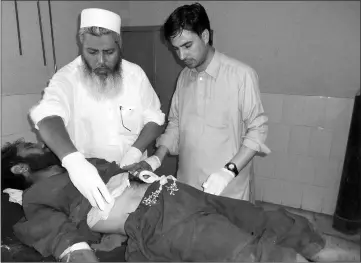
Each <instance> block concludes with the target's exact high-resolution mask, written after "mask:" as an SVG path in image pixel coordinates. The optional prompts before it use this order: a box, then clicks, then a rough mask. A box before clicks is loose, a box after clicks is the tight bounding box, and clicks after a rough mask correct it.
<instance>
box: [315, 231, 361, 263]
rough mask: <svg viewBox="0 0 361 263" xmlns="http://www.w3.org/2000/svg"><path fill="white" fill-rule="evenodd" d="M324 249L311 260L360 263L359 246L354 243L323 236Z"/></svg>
mask: <svg viewBox="0 0 361 263" xmlns="http://www.w3.org/2000/svg"><path fill="white" fill-rule="evenodd" d="M324 237H325V240H326V245H325V248H324V249H322V250H321V251H320V252H318V253H317V254H316V255H315V256H313V257H312V258H311V260H312V261H317V262H345V261H347V262H360V246H359V244H357V243H356V242H352V241H349V240H345V239H342V238H340V237H334V236H329V235H324Z"/></svg>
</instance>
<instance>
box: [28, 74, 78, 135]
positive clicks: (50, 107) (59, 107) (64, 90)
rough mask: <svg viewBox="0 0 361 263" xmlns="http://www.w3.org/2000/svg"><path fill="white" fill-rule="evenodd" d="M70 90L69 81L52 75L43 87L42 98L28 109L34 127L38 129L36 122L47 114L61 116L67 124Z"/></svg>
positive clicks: (47, 115)
mask: <svg viewBox="0 0 361 263" xmlns="http://www.w3.org/2000/svg"><path fill="white" fill-rule="evenodd" d="M71 90H72V86H71V83H70V82H68V81H66V80H64V79H59V78H58V77H55V76H54V78H53V79H52V80H51V81H50V83H49V86H48V87H46V88H45V90H44V95H43V98H42V99H41V100H40V101H39V103H38V104H37V105H35V106H33V107H32V108H31V109H30V112H29V115H30V118H31V120H32V121H33V123H34V125H35V128H36V129H39V127H38V123H39V122H40V121H41V120H42V119H44V118H45V117H49V116H59V117H61V118H62V119H63V121H64V124H65V126H67V124H68V122H69V118H70V112H71V111H70V107H71V99H70V97H71V96H72V95H71Z"/></svg>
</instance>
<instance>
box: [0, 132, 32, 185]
mask: <svg viewBox="0 0 361 263" xmlns="http://www.w3.org/2000/svg"><path fill="white" fill-rule="evenodd" d="M23 143H24V139H23V138H21V139H18V140H16V141H15V142H13V143H9V142H7V143H5V144H4V146H3V147H2V148H1V191H2V190H3V189H6V188H13V189H19V190H25V189H26V188H28V187H29V182H28V181H26V179H25V177H24V176H23V175H21V174H19V175H18V174H13V173H12V172H11V167H13V166H14V165H16V164H19V163H21V162H23V161H24V158H23V157H20V156H18V146H19V145H20V144H23Z"/></svg>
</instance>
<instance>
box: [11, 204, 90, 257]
mask: <svg viewBox="0 0 361 263" xmlns="http://www.w3.org/2000/svg"><path fill="white" fill-rule="evenodd" d="M24 212H25V217H26V219H23V220H22V221H19V222H18V223H17V224H16V225H14V233H15V235H16V237H17V238H19V240H20V241H21V242H22V243H24V244H26V245H28V246H30V247H34V248H35V249H36V250H37V251H38V252H40V253H41V254H42V255H43V256H44V257H46V256H49V255H52V256H54V257H55V258H56V259H59V257H60V255H61V254H62V253H63V252H64V251H65V250H66V249H67V248H68V247H70V246H72V245H74V244H76V243H79V242H87V241H88V238H87V237H86V236H84V235H82V233H81V232H80V230H79V229H78V227H77V225H76V224H75V223H73V222H72V221H70V220H69V218H68V216H67V215H66V214H65V213H63V212H61V211H57V210H55V209H54V208H52V207H48V206H43V205H40V204H28V205H27V206H26V207H24Z"/></svg>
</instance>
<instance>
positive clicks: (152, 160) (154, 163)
mask: <svg viewBox="0 0 361 263" xmlns="http://www.w3.org/2000/svg"><path fill="white" fill-rule="evenodd" d="M144 161H145V162H146V163H147V164H149V165H150V167H152V170H153V172H154V171H155V170H157V169H158V168H159V167H160V166H161V164H162V163H161V162H160V160H159V158H158V156H156V155H152V156H151V157H148V158H147V159H145V160H144Z"/></svg>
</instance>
